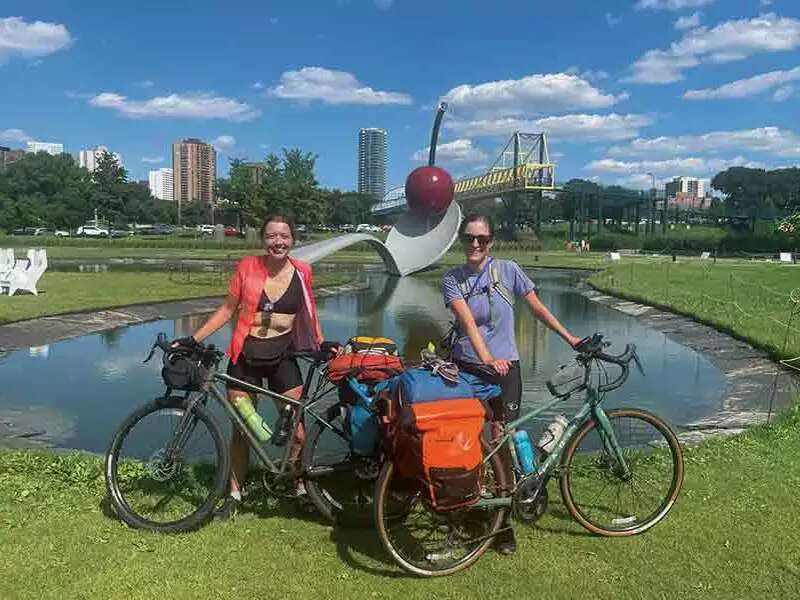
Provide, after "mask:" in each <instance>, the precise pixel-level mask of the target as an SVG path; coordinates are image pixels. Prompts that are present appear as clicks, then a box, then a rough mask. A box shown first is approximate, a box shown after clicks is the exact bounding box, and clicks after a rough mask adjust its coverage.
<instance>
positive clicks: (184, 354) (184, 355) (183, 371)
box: [161, 348, 207, 392]
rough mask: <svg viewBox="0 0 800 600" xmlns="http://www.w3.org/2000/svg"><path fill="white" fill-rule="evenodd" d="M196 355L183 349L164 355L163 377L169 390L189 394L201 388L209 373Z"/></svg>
mask: <svg viewBox="0 0 800 600" xmlns="http://www.w3.org/2000/svg"><path fill="white" fill-rule="evenodd" d="M194 354H195V353H194V351H192V350H189V349H182V348H181V349H178V350H175V351H174V352H165V353H164V366H163V367H162V368H161V377H162V379H163V380H164V383H165V384H166V386H167V387H168V388H170V389H172V390H185V391H188V392H194V391H197V390H199V389H200V388H201V386H202V385H203V380H204V379H205V376H206V372H207V371H206V368H205V366H204V365H203V364H202V362H201V361H200V359H199V358H198V357H197V356H195V355H194Z"/></svg>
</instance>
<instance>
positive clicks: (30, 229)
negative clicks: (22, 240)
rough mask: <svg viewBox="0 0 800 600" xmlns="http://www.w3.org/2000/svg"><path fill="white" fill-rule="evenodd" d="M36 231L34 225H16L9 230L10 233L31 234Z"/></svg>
mask: <svg viewBox="0 0 800 600" xmlns="http://www.w3.org/2000/svg"><path fill="white" fill-rule="evenodd" d="M34 233H36V227H18V228H17V229H14V230H12V231H11V235H33V234H34Z"/></svg>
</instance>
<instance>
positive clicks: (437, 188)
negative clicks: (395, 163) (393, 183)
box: [406, 165, 455, 215]
mask: <svg viewBox="0 0 800 600" xmlns="http://www.w3.org/2000/svg"><path fill="white" fill-rule="evenodd" d="M454 194H455V186H454V185H453V178H452V177H450V174H449V173H448V172H447V171H445V170H444V169H442V168H440V167H434V166H430V165H426V166H424V167H417V168H416V169H414V170H413V171H411V173H410V174H409V175H408V178H407V179H406V202H407V203H408V208H409V209H411V210H412V211H414V212H415V213H418V214H423V215H436V214H439V213H442V212H444V211H446V210H447V208H448V207H449V206H450V203H451V202H452V201H453V195H454Z"/></svg>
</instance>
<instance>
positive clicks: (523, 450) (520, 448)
mask: <svg viewBox="0 0 800 600" xmlns="http://www.w3.org/2000/svg"><path fill="white" fill-rule="evenodd" d="M514 448H515V449H516V451H517V460H518V461H519V466H520V468H521V469H522V472H523V473H524V474H525V475H528V474H529V473H533V472H534V471H535V470H536V462H535V461H536V457H535V455H534V453H533V445H532V444H531V439H530V437H528V432H527V431H516V432H514Z"/></svg>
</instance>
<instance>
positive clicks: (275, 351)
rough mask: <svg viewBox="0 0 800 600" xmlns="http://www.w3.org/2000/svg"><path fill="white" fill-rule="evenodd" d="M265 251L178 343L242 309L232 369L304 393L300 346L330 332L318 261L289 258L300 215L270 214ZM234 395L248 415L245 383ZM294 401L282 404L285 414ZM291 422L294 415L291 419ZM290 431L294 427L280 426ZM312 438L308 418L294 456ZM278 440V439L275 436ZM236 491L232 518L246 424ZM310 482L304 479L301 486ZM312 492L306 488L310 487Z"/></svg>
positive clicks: (234, 455)
mask: <svg viewBox="0 0 800 600" xmlns="http://www.w3.org/2000/svg"><path fill="white" fill-rule="evenodd" d="M261 238H262V240H263V242H264V254H263V255H262V256H245V257H244V258H243V259H242V260H241V261H240V262H239V265H238V267H237V269H236V273H235V274H234V275H233V277H232V278H231V281H230V284H229V285H228V295H227V297H226V298H225V300H223V302H222V304H221V305H220V307H219V308H218V309H217V310H216V312H214V314H212V315H211V316H210V317H209V318H208V320H207V321H206V322H205V323H204V324H203V325H202V326H201V327H200V328H199V329H197V331H195V333H194V335H192V336H189V337H188V338H183V339H181V340H177V341H176V342H175V343H176V344H182V345H193V344H196V343H198V342H200V341H202V340H203V339H205V338H207V337H208V336H210V335H212V334H213V333H214V332H215V331H217V330H218V329H220V328H221V327H222V326H223V325H225V323H227V322H228V321H229V320H230V319H231V317H232V316H233V314H234V313H235V312H236V311H237V310H238V312H239V317H238V320H237V322H236V328H235V329H234V332H233V337H232V339H231V342H230V345H229V346H228V351H227V354H228V356H229V357H230V362H229V363H228V375H230V376H231V377H234V378H235V379H238V380H240V381H243V382H245V383H250V384H253V385H256V386H261V385H262V382H263V380H264V379H266V380H267V381H268V387H269V389H270V390H272V391H274V392H277V393H279V394H285V395H286V396H289V397H291V398H299V397H300V394H301V392H302V388H303V380H302V377H301V374H300V367H299V366H298V364H297V360H296V359H295V358H294V357H293V355H292V352H293V351H298V350H299V351H302V350H318V349H319V346H320V343H321V342H322V330H321V328H320V325H319V319H318V318H317V305H316V302H315V300H314V295H313V292H312V280H311V266H310V265H308V264H307V263H305V262H302V261H300V260H297V259H295V258H292V257H290V256H289V251H290V250H291V249H292V246H293V244H294V239H295V228H294V224H293V223H292V221H291V220H290V219H289V218H287V217H286V216H284V215H280V214H274V215H270V216H268V217H267V218H266V219H265V220H264V224H263V225H262V226H261ZM228 397H229V399H230V401H231V403H232V404H233V405H234V406H235V407H236V408H237V409H238V410H239V411H240V412H241V413H242V414H246V413H251V412H252V411H253V408H254V404H255V398H253V397H252V396H251V394H250V393H248V392H247V391H246V390H245V389H243V388H242V387H241V386H239V385H236V384H233V383H229V384H228ZM285 408H286V407H284V406H278V410H279V411H281V412H283V410H284V409H285ZM287 422H288V421H287ZM276 434H280V435H282V436H286V437H288V436H289V434H290V432H289V431H276ZM304 439H305V432H304V429H303V425H302V423H300V424H298V426H297V429H296V430H295V432H294V441H293V445H292V450H291V456H292V458H295V459H296V458H298V457H299V456H300V452H301V450H302V444H303V441H304ZM275 443H276V444H277V442H275ZM231 459H232V466H233V468H232V474H231V481H230V496H229V497H228V499H226V502H225V505H224V506H223V508H222V509H221V510H220V516H221V517H222V518H229V517H230V516H232V515H233V514H234V513H235V511H236V508H237V506H238V504H239V503H240V502H241V498H242V496H241V489H242V486H243V485H244V482H245V479H246V477H247V467H248V462H249V461H248V445H247V442H246V440H245V439H244V438H243V437H242V435H241V433H240V432H239V431H238V429H236V428H234V430H233V435H232V439H231ZM301 487H302V484H301V483H300V482H298V491H300V489H301ZM303 491H304V490H303Z"/></svg>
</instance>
